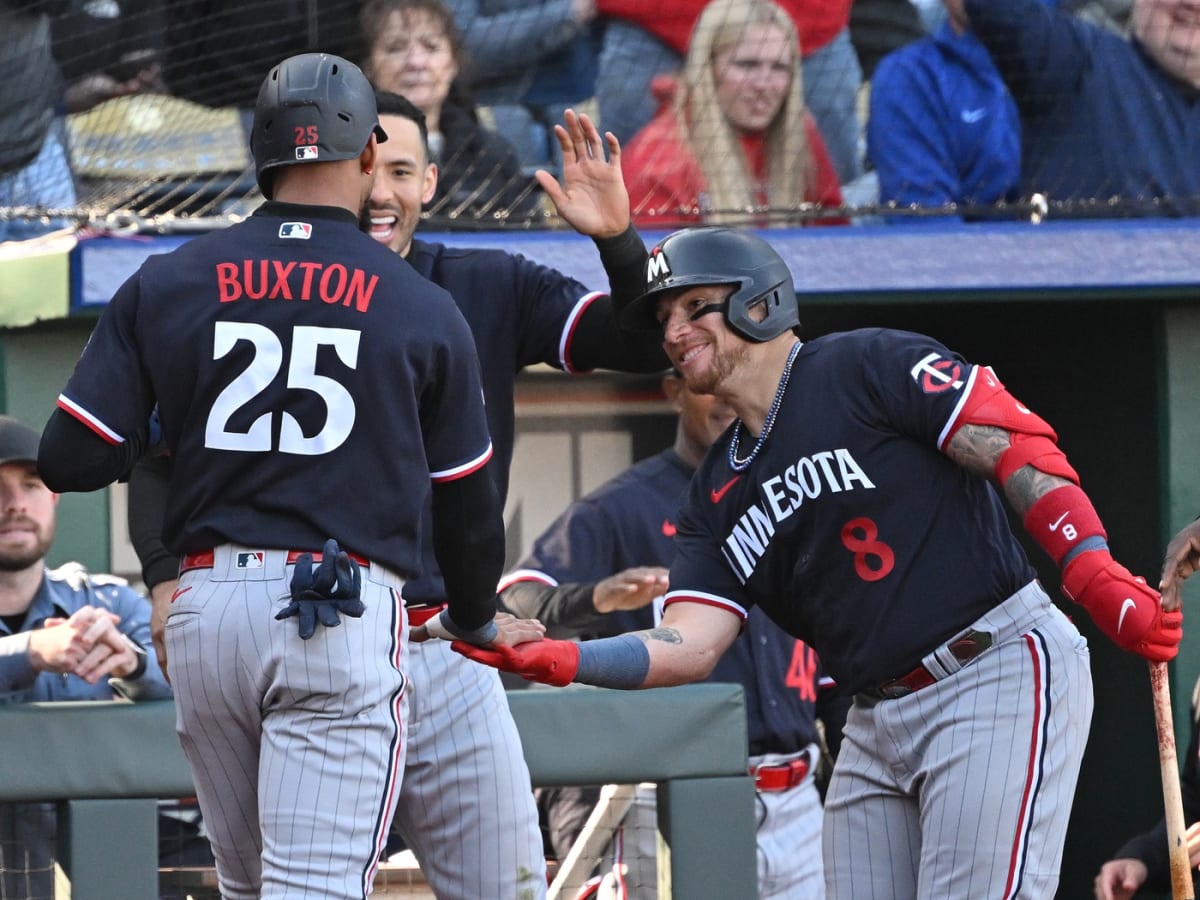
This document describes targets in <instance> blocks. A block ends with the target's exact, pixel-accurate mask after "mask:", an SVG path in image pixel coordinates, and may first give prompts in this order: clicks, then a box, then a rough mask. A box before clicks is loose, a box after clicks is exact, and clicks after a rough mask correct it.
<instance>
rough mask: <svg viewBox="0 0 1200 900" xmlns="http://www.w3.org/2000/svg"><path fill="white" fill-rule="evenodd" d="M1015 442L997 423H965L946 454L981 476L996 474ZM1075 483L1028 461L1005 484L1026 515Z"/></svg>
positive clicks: (1017, 507) (1012, 500)
mask: <svg viewBox="0 0 1200 900" xmlns="http://www.w3.org/2000/svg"><path fill="white" fill-rule="evenodd" d="M1010 446H1012V440H1011V435H1010V434H1009V432H1008V431H1006V430H1005V429H1003V428H1000V427H997V426H995V425H964V426H963V427H962V428H960V429H959V430H958V431H957V433H955V435H954V437H953V438H951V439H950V443H949V444H948V445H947V447H946V455H947V456H949V457H950V458H951V459H952V460H954V461H955V462H956V463H958V464H959V465H960V466H962V467H963V468H964V469H966V470H967V471H968V472H972V473H974V474H975V475H978V476H979V477H980V478H988V479H990V478H992V477H993V474H994V473H995V471H996V464H997V463H998V462H999V461H1000V457H1001V456H1003V455H1004V452H1005V451H1006V450H1008V448H1009V447H1010ZM1069 484H1071V482H1070V481H1068V480H1067V479H1066V478H1062V477H1060V476H1058V475H1049V474H1047V473H1045V472H1042V471H1040V470H1039V469H1035V468H1034V467H1033V466H1031V465H1025V466H1022V467H1021V468H1019V469H1017V471H1016V472H1014V473H1013V474H1012V475H1011V476H1010V477H1009V479H1008V481H1006V482H1005V483H1004V484H1003V485H1002V489H1003V491H1004V496H1005V497H1006V498H1007V499H1008V502H1009V503H1011V504H1012V507H1013V509H1015V510H1016V511H1017V513H1018V514H1019V515H1020V516H1021V517H1022V518H1023V517H1024V516H1025V514H1026V513H1027V512H1029V510H1030V508H1031V507H1032V506H1033V505H1034V504H1035V503H1036V502H1037V501H1038V500H1040V499H1041V498H1042V497H1044V496H1045V495H1046V494H1048V493H1050V492H1051V491H1052V490H1054V489H1055V488H1060V487H1064V486H1065V485H1069Z"/></svg>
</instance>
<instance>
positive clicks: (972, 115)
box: [961, 106, 987, 125]
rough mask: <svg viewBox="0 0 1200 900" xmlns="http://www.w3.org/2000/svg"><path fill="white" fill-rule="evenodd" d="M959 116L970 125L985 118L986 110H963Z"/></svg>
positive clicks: (982, 108) (980, 108) (981, 108)
mask: <svg viewBox="0 0 1200 900" xmlns="http://www.w3.org/2000/svg"><path fill="white" fill-rule="evenodd" d="M961 115H962V120H963V121H964V122H966V123H967V124H968V125H970V124H972V123H974V122H978V121H979V120H980V119H982V118H983V117H984V116H986V115H987V110H986V109H985V108H984V107H982V106H981V107H979V109H964V110H963V111H962V113H961Z"/></svg>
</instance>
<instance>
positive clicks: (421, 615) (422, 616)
mask: <svg viewBox="0 0 1200 900" xmlns="http://www.w3.org/2000/svg"><path fill="white" fill-rule="evenodd" d="M445 608H446V604H445V603H439V604H438V605H437V606H417V607H412V606H410V607H408V625H409V627H410V628H415V627H416V626H418V625H424V624H425V623H426V622H428V621H429V620H430V619H432V618H433V617H434V616H436V615H437V614H438V613H440V612H441V611H442V610H443V609H445Z"/></svg>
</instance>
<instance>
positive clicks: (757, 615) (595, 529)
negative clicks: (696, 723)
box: [500, 372, 848, 900]
mask: <svg viewBox="0 0 1200 900" xmlns="http://www.w3.org/2000/svg"><path fill="white" fill-rule="evenodd" d="M662 387H663V391H664V393H665V394H666V396H667V399H668V400H670V402H671V405H672V406H673V407H674V409H675V411H676V413H677V414H678V421H677V424H676V430H675V442H674V444H673V445H672V446H671V447H669V448H668V449H666V450H663V451H661V452H659V453H656V454H655V455H654V456H651V457H649V458H647V459H644V460H642V461H641V462H638V463H635V464H634V465H633V466H631V467H630V468H628V469H626V470H625V471H624V472H622V473H621V474H620V475H618V476H616V477H615V478H613V479H611V480H609V481H607V482H605V483H604V484H602V485H601V486H600V487H598V488H596V490H594V491H592V492H591V493H589V494H587V495H586V496H584V497H581V498H580V499H579V500H577V501H575V502H574V503H572V504H571V505H570V506H569V507H568V508H567V510H566V511H565V512H564V513H563V514H562V515H561V516H560V517H559V518H558V519H556V520H555V521H554V522H553V523H551V525H550V527H549V528H548V529H547V530H546V531H545V532H543V533H542V535H541V536H540V537H538V539H537V540H536V541H534V544H533V548H532V549H531V550H530V552H529V555H528V556H526V557H525V559H523V560H522V561H521V563H520V564H519V566H518V567H517V569H516V570H515V571H513V572H511V573H509V574H508V575H506V576H505V577H504V579H503V580H502V581H501V583H500V602H501V605H502V606H503V607H504V608H505V609H507V610H508V611H509V612H512V613H515V614H517V615H520V616H526V617H528V618H531V619H538V620H539V621H541V622H542V623H543V624H545V625H546V633H547V635H552V636H553V637H573V638H595V637H604V636H610V635H618V634H623V633H625V632H628V631H640V630H643V629H648V628H653V627H654V625H655V624H656V623H657V621H658V619H659V618H660V617H661V615H662V608H661V604H660V603H656V602H655V600H661V595H662V594H664V593H665V592H666V588H667V578H666V575H667V570H666V569H665V568H661V567H662V566H666V565H670V562H671V560H672V558H673V557H674V555H675V542H674V537H675V533H676V525H675V522H676V519H677V515H678V512H679V504H680V502H681V500H682V499H683V497H684V496H685V494H686V492H687V487H688V484H689V482H690V481H691V478H692V474H693V473H694V472H695V470H696V467H697V466H698V465H699V464H700V462H701V460H702V459H703V458H704V454H705V452H706V451H707V450H708V448H709V447H710V446H711V445H712V444H713V442H714V441H716V440H717V439H718V438H719V437H720V436H721V434H722V433H723V432H724V431H725V430H726V428H728V427H729V425H730V424H732V422H733V418H734V416H733V410H732V409H731V408H730V407H729V405H728V404H726V403H724V402H721V401H719V400H716V399H715V398H714V397H712V396H710V395H707V394H697V393H694V392H693V391H691V390H689V389H688V387H687V385H686V384H685V383H684V381H683V379H682V378H681V377H680V376H679V375H678V374H677V373H674V372H672V373H669V374H667V375H664V376H663V380H662ZM613 573H616V574H613ZM708 680H709V681H715V682H733V683H736V684H741V685H742V686H743V687H744V688H745V694H746V720H747V722H746V725H747V731H748V732H749V738H750V746H749V754H750V765H749V768H750V772H751V774H753V775H754V777H755V787H756V789H757V793H756V818H757V822H758V829H757V844H758V897H759V900H790V898H796V897H803V898H806V900H818V898H821V897H824V895H825V883H824V879H823V876H822V873H821V865H822V864H821V798H820V794H819V792H818V787H817V784H816V780H815V778H814V775H815V770H816V764H817V762H818V760H819V759H820V756H821V748H820V737H819V735H818V729H817V719H818V718H819V719H820V720H821V722H822V723H823V724H824V726H825V739H826V741H827V743H828V745H829V747H830V750H831V751H832V752H833V753H836V750H837V747H838V746H839V744H840V743H841V730H842V722H843V721H844V720H845V717H846V709H847V706H848V702H847V698H846V697H845V695H844V694H842V693H841V692H840V691H837V690H836V688H835V687H834V686H833V684H832V682H831V681H830V679H829V678H827V677H825V676H824V675H822V674H821V672H820V666H819V663H818V660H817V655H816V654H815V653H814V652H813V651H812V648H811V647H808V646H807V645H806V644H805V643H804V642H803V641H798V640H796V639H795V638H794V637H792V636H791V635H789V634H787V633H785V632H784V631H783V630H782V629H780V627H779V626H778V625H776V624H775V623H774V622H772V621H771V619H770V618H769V617H768V616H767V615H766V614H765V613H764V612H763V611H762V610H757V609H752V610H750V612H749V615H748V616H747V619H746V627H745V629H744V630H743V631H742V633H741V635H740V636H739V638H738V639H737V640H736V641H734V642H733V645H732V646H731V647H730V648H729V649H728V650H727V651H726V652H725V653H724V654H723V655H722V656H721V659H720V661H718V662H717V664H716V667H715V668H714V669H713V673H712V674H711V675H710V676H709V679H708ZM548 793H549V796H546V794H543V796H542V797H541V798H540V800H539V803H540V804H541V805H542V806H543V807H545V808H546V810H547V815H546V818H547V824H548V827H549V830H550V836H551V839H552V840H553V841H554V844H555V851H556V853H557V855H558V858H559V859H560V860H565V859H566V858H567V853H568V852H569V850H570V846H571V842H573V841H574V840H575V838H576V837H577V836H578V834H579V833H580V831H581V829H582V827H583V824H584V820H585V819H586V818H587V815H588V812H589V809H588V808H584V809H581V807H590V805H594V804H595V802H596V800H597V799H598V795H599V792H598V790H596V789H592V788H569V787H568V788H559V789H553V790H552V791H550V792H548ZM655 809H656V804H655V795H654V791H653V789H652V788H651V789H644V788H642V787H639V788H638V790H637V793H636V795H635V797H634V800H633V805H632V807H631V808H630V812H628V813H626V816H625V819H624V820H623V825H622V834H621V837H620V839H619V840H614V841H613V842H612V856H613V864H614V869H615V870H616V871H623V872H624V874H623V875H622V876H620V877H619V878H618V879H614V880H616V881H617V882H618V884H619V887H618V888H617V889H616V890H618V891H619V893H620V896H621V897H622V898H638V900H641V898H652V897H656V896H657V886H658V881H657V877H656V872H655V864H656V861H657V857H656V849H655V833H656V830H655V827H654V822H655ZM573 819H576V820H578V821H577V824H575V823H573V822H572V820H573ZM619 867H624V868H619ZM605 877H606V878H610V877H611V876H605ZM605 891H606V888H603V887H602V888H601V889H600V892H601V893H600V895H601V896H607V894H606V893H605Z"/></svg>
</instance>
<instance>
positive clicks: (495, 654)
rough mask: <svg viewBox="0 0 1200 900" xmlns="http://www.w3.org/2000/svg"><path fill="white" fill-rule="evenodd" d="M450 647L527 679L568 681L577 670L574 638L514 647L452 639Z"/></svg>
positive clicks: (576, 650)
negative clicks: (481, 644)
mask: <svg viewBox="0 0 1200 900" xmlns="http://www.w3.org/2000/svg"><path fill="white" fill-rule="evenodd" d="M450 649H451V650H453V651H454V652H455V653H461V654H462V655H463V656H465V657H467V659H473V660H475V662H480V663H483V664H484V665H485V666H491V667H492V668H493V669H499V670H500V671H501V672H512V673H513V674H514V675H520V676H521V677H522V678H524V679H525V680H526V681H540V682H541V683H542V684H552V685H554V686H555V687H564V686H565V685H568V684H570V683H571V682H572V681H574V680H575V674H576V673H577V672H578V671H579V644H577V643H576V642H575V641H552V640H541V641H526V642H525V643H523V644H517V645H516V646H515V647H511V646H509V645H508V644H496V645H494V646H491V647H478V646H476V645H475V644H468V643H467V642H466V641H453V642H452V643H451V644H450Z"/></svg>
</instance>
